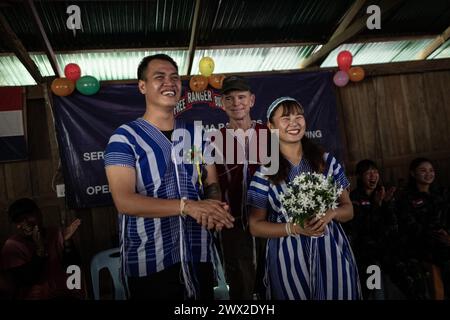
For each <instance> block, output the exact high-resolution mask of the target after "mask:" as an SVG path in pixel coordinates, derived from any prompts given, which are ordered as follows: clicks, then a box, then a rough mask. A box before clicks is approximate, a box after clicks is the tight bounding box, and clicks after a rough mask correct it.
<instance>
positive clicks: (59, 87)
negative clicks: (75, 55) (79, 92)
mask: <svg viewBox="0 0 450 320" xmlns="http://www.w3.org/2000/svg"><path fill="white" fill-rule="evenodd" d="M51 89H52V92H53V93H54V94H56V95H57V96H60V97H65V96H68V95H69V94H71V93H72V92H73V90H75V83H73V81H72V80H69V79H67V78H56V79H55V80H53V81H52V85H51Z"/></svg>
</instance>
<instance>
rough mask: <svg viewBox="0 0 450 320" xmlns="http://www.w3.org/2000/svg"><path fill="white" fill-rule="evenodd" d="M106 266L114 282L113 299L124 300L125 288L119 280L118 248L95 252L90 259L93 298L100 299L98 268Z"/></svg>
mask: <svg viewBox="0 0 450 320" xmlns="http://www.w3.org/2000/svg"><path fill="white" fill-rule="evenodd" d="M103 268H107V269H108V271H109V273H110V275H111V278H112V280H113V284H114V299H115V300H126V295H125V288H124V286H123V285H122V282H121V280H120V250H119V248H113V249H109V250H105V251H101V252H99V253H97V254H96V255H95V256H94V257H93V258H92V261H91V280H92V289H93V292H94V299H95V300H100V286H99V275H100V270H102V269H103Z"/></svg>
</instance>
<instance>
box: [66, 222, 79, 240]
mask: <svg viewBox="0 0 450 320" xmlns="http://www.w3.org/2000/svg"><path fill="white" fill-rule="evenodd" d="M80 224H81V220H80V219H75V220H74V221H73V222H72V223H71V224H70V225H69V226H68V227H66V228H65V229H64V231H63V237H64V241H67V240H69V239H70V238H72V236H73V234H74V233H75V231H77V229H78V227H79V226H80Z"/></svg>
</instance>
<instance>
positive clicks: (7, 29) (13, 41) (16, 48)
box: [0, 11, 44, 83]
mask: <svg viewBox="0 0 450 320" xmlns="http://www.w3.org/2000/svg"><path fill="white" fill-rule="evenodd" d="M0 38H1V39H3V42H4V43H5V44H6V46H7V47H9V49H10V50H11V51H12V52H14V54H15V55H16V56H17V58H18V59H19V60H20V62H22V64H23V66H24V67H25V69H27V71H28V72H29V73H30V75H31V76H32V77H33V79H34V81H36V82H37V83H42V82H44V78H42V75H41V73H40V72H39V68H38V67H37V65H36V63H34V61H33V59H31V57H30V55H29V54H28V52H27V49H26V48H25V46H24V45H23V43H22V41H20V39H19V38H18V37H17V35H16V33H15V32H14V30H13V29H12V28H11V26H10V25H9V23H8V21H7V20H6V17H5V16H4V15H3V13H2V12H1V11H0Z"/></svg>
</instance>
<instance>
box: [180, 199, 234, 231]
mask: <svg viewBox="0 0 450 320" xmlns="http://www.w3.org/2000/svg"><path fill="white" fill-rule="evenodd" d="M228 210H229V208H228V205H227V204H226V203H225V202H221V201H218V200H212V199H208V200H201V201H192V200H186V205H185V207H184V212H186V214H188V215H189V216H191V217H192V218H194V219H195V220H196V221H197V223H199V224H201V225H202V226H204V227H205V228H208V229H212V228H214V227H216V226H219V227H223V226H225V227H227V228H232V227H233V222H234V218H233V216H232V215H231V214H230V213H229V212H228Z"/></svg>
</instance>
